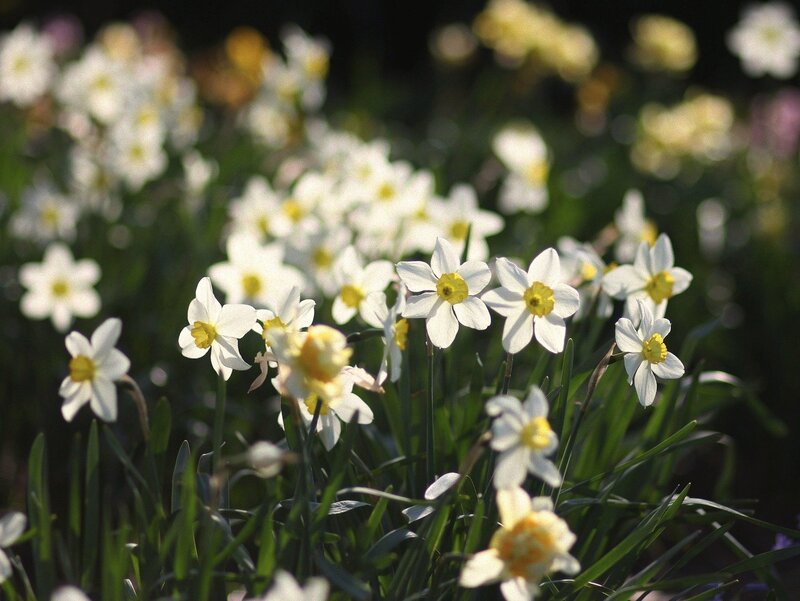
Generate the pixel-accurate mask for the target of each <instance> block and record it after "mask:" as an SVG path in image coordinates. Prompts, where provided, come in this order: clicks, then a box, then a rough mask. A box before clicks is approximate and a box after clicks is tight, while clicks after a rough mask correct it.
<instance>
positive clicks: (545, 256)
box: [528, 248, 561, 287]
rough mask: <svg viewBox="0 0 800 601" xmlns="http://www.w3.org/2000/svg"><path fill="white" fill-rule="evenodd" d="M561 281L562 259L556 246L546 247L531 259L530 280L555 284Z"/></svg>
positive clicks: (549, 284) (550, 284) (548, 284)
mask: <svg viewBox="0 0 800 601" xmlns="http://www.w3.org/2000/svg"><path fill="white" fill-rule="evenodd" d="M560 281H561V260H560V259H559V258H558V253H557V252H556V250H555V249H554V248H546V249H545V250H543V251H542V252H540V253H539V254H538V255H537V256H536V257H535V258H534V259H533V261H531V264H530V266H529V267H528V282H531V283H533V282H541V283H542V284H546V285H547V286H551V287H552V286H554V285H555V284H557V283H558V282H560Z"/></svg>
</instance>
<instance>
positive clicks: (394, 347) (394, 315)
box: [364, 282, 408, 382]
mask: <svg viewBox="0 0 800 601" xmlns="http://www.w3.org/2000/svg"><path fill="white" fill-rule="evenodd" d="M406 292H407V290H406V287H405V285H404V284H403V283H402V282H401V283H400V285H399V288H398V291H397V300H396V301H395V303H394V305H392V306H391V307H388V306H387V305H386V294H384V293H383V292H374V293H372V294H370V295H369V296H367V299H366V300H365V301H364V303H365V304H366V305H367V307H368V308H367V311H369V312H370V313H371V314H372V315H374V316H375V318H376V320H377V321H379V322H380V323H381V326H382V327H383V341H384V344H385V346H384V349H383V358H382V359H381V367H380V370H379V371H378V377H377V378H376V379H377V380H378V382H383V381H384V380H385V379H386V375H387V373H388V370H389V366H390V365H391V370H392V371H391V375H390V377H389V379H390V381H392V382H397V380H399V379H400V369H401V367H402V365H403V351H404V350H406V345H407V344H408V320H407V319H405V318H400V319H398V317H399V316H400V315H402V314H403V310H404V309H405V308H406Z"/></svg>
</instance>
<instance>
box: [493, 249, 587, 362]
mask: <svg viewBox="0 0 800 601" xmlns="http://www.w3.org/2000/svg"><path fill="white" fill-rule="evenodd" d="M495 270H496V272H497V277H498V279H499V280H500V288H495V289H494V290H490V291H489V292H487V293H486V294H484V295H483V300H484V302H485V303H486V304H487V305H488V306H489V307H490V308H491V309H493V310H495V311H497V312H498V313H499V314H500V315H502V316H503V317H505V318H506V323H505V326H504V327H503V348H504V349H505V350H506V352H509V353H518V352H520V351H521V350H522V349H524V348H525V347H526V346H527V345H528V343H529V342H530V341H531V338H533V337H534V336H536V340H537V341H538V342H539V344H541V345H542V346H543V347H544V348H546V349H547V350H548V351H550V352H551V353H560V352H561V351H563V350H564V339H565V338H566V335H567V324H566V322H565V321H564V319H565V318H567V317H570V316H571V315H573V314H574V313H575V312H576V311H577V310H578V307H579V306H580V299H579V295H578V292H577V291H576V290H575V289H574V288H573V287H572V286H569V285H567V284H565V283H564V282H563V276H562V273H561V262H560V259H559V257H558V253H557V252H556V251H555V249H553V248H548V249H546V250H544V251H542V252H541V253H539V255H537V256H536V258H534V259H533V261H531V264H530V266H529V267H528V271H527V272H525V271H523V270H522V269H520V268H519V267H517V266H516V265H514V264H513V263H512V262H511V261H509V260H508V259H505V258H502V257H501V258H499V259H497V262H496V263H495Z"/></svg>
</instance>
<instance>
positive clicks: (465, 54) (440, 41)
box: [428, 23, 478, 67]
mask: <svg viewBox="0 0 800 601" xmlns="http://www.w3.org/2000/svg"><path fill="white" fill-rule="evenodd" d="M428 48H429V49H430V51H431V54H432V55H433V57H434V58H435V59H436V60H437V61H438V62H439V63H441V64H442V65H445V66H448V67H458V66H461V65H464V64H466V63H468V62H469V61H470V60H471V59H472V58H473V57H474V56H475V51H476V50H477V48H478V40H477V39H475V36H474V35H473V33H472V32H471V31H470V29H469V27H467V26H466V25H464V24H462V23H451V24H450V25H445V26H444V27H442V28H441V29H438V30H436V31H434V32H433V33H432V34H431V36H430V38H429V39H428Z"/></svg>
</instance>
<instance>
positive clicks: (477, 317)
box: [453, 296, 492, 330]
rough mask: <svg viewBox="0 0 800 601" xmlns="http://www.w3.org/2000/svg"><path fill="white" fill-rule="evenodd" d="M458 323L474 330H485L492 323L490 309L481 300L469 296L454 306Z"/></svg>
mask: <svg viewBox="0 0 800 601" xmlns="http://www.w3.org/2000/svg"><path fill="white" fill-rule="evenodd" d="M453 311H455V314H456V317H457V318H458V321H460V322H461V324H462V325H464V326H466V327H468V328H472V329H473V330H485V329H486V328H488V327H489V324H490V323H492V318H491V316H490V315H489V309H487V308H486V305H484V304H483V302H482V301H481V300H480V299H477V298H475V297H474V296H468V297H467V298H465V299H464V300H463V301H462V302H460V303H457V304H455V305H453Z"/></svg>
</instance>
